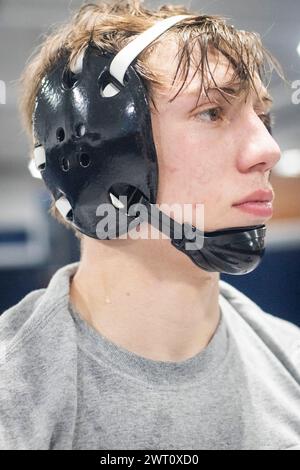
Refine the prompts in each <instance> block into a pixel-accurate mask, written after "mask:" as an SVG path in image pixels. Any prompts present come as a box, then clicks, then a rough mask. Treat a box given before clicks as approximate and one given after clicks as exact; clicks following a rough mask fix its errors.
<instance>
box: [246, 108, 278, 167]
mask: <svg viewBox="0 0 300 470" xmlns="http://www.w3.org/2000/svg"><path fill="white" fill-rule="evenodd" d="M241 124H242V126H243V127H242V131H240V134H239V135H240V139H239V146H240V148H239V150H238V168H239V171H240V172H243V173H245V172H249V171H260V172H266V171H268V170H271V169H272V168H273V167H274V166H275V165H276V163H277V162H278V161H279V160H280V156H281V155H280V148H279V146H278V144H277V142H276V141H275V139H274V138H273V137H272V135H271V134H270V132H269V131H268V129H267V128H266V126H265V124H264V123H263V121H262V120H261V118H260V117H259V116H258V115H257V114H256V112H255V111H254V110H252V111H251V112H248V113H247V115H245V116H243V119H242V120H241V121H240V122H239V127H240V129H241Z"/></svg>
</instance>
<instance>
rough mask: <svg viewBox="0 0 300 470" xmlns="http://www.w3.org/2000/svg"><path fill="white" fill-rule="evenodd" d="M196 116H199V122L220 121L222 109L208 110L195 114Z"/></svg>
mask: <svg viewBox="0 0 300 470" xmlns="http://www.w3.org/2000/svg"><path fill="white" fill-rule="evenodd" d="M196 116H200V120H201V121H206V122H216V121H218V120H219V119H221V116H222V109H221V108H219V107H218V108H209V109H206V110H205V111H201V112H199V113H197V114H196Z"/></svg>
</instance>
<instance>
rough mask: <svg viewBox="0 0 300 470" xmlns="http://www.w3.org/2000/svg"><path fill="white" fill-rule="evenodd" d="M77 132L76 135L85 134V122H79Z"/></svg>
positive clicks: (81, 135)
mask: <svg viewBox="0 0 300 470" xmlns="http://www.w3.org/2000/svg"><path fill="white" fill-rule="evenodd" d="M75 134H76V137H83V136H84V134H85V125H84V124H81V123H80V124H77V126H76V127H75Z"/></svg>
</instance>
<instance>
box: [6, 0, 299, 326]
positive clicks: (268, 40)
mask: <svg viewBox="0 0 300 470" xmlns="http://www.w3.org/2000/svg"><path fill="white" fill-rule="evenodd" d="M81 3H82V1H79V0H22V1H20V0H0V188H1V190H0V196H1V197H0V313H1V312H3V311H4V310H5V309H7V308H8V307H10V306H12V305H14V304H15V303H17V302H18V301H19V300H20V299H21V298H22V297H23V296H24V295H25V294H26V293H28V292H29V291H31V290H33V289H37V288H41V287H45V286H47V284H48V281H49V279H50V277H51V276H52V274H53V273H54V272H55V271H56V270H57V269H58V268H59V267H61V266H63V265H65V264H67V263H69V262H73V261H76V260H78V257H79V249H78V248H79V247H78V241H77V239H76V238H75V237H74V235H73V234H72V232H71V231H70V230H66V229H65V228H64V227H63V226H61V225H60V224H58V223H57V222H56V221H55V220H53V219H52V218H51V217H50V216H49V214H48V209H49V196H48V193H47V191H46V190H45V189H44V186H43V184H42V182H41V181H39V180H37V179H33V178H32V177H31V176H30V174H29V171H28V168H27V164H28V150H29V149H28V144H27V140H26V136H25V133H24V131H23V130H22V128H21V125H20V119H19V116H18V112H17V80H18V78H19V76H20V73H21V71H22V69H23V67H24V66H25V63H26V60H27V59H28V58H29V56H30V54H31V53H32V52H33V50H34V48H35V47H36V46H37V45H38V44H39V43H40V41H41V40H42V38H43V35H44V34H45V33H47V32H49V31H51V27H52V25H54V24H55V25H56V24H59V23H61V22H64V21H65V20H66V19H67V18H68V17H69V15H70V13H71V12H72V11H73V10H74V9H76V8H77V7H78V6H80V5H81ZM163 3H174V4H176V3H177V4H184V5H188V6H190V7H191V8H192V9H193V10H194V11H199V12H203V13H212V14H222V15H224V16H226V17H227V18H228V19H229V20H230V22H231V24H234V25H235V26H237V27H238V28H240V29H246V30H252V31H257V32H259V33H260V34H261V36H262V38H263V40H264V43H265V45H266V46H267V47H268V48H269V50H271V52H273V54H274V55H275V56H276V57H277V58H278V59H279V61H280V62H281V64H282V65H283V68H284V71H285V74H286V76H287V79H288V80H289V81H290V85H287V84H284V83H282V82H281V81H280V80H279V79H278V78H276V77H274V79H273V81H272V85H271V89H270V90H271V93H272V95H273V97H274V99H275V104H274V109H273V111H274V112H275V116H276V122H275V128H274V136H275V138H276V140H277V141H278V143H279V145H280V147H281V150H282V158H281V161H280V163H279V164H278V165H277V166H276V167H275V169H274V171H273V174H272V180H271V181H272V184H273V187H274V190H275V193H276V198H275V213H274V217H273V219H272V221H270V222H269V223H268V237H267V249H266V254H265V256H264V259H263V261H262V263H261V265H260V266H259V268H258V269H256V270H255V271H254V272H253V273H251V274H248V275H245V276H225V275H224V276H222V278H223V279H224V280H225V281H227V282H229V283H231V284H232V285H234V286H236V287H237V288H238V289H240V290H241V291H243V292H244V293H245V294H246V295H248V296H249V297H250V298H252V299H253V300H254V301H255V302H257V303H258V304H259V305H260V306H261V307H262V308H263V309H264V310H265V311H267V312H269V313H272V314H273V315H276V316H279V317H282V318H285V319H287V320H289V321H292V322H294V323H296V324H298V325H300V315H299V304H300V91H299V92H298V93H297V90H300V22H299V18H300V2H297V1H295V0H286V1H285V2H282V1H281V0H264V1H263V2H262V1H261V0H251V2H249V1H248V0H215V1H213V0H211V1H208V0H201V1H200V0H194V1H184V0H183V1H179V2H177V1H175V0H174V1H172V0H170V2H168V1H163V0H162V1H159V2H158V1H148V2H147V1H146V2H145V5H147V6H152V5H155V6H157V5H159V4H163Z"/></svg>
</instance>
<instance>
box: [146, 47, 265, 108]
mask: <svg viewBox="0 0 300 470" xmlns="http://www.w3.org/2000/svg"><path fill="white" fill-rule="evenodd" d="M193 52H194V53H193V57H191V58H190V66H189V69H188V73H187V74H186V76H184V77H183V76H182V74H180V73H178V75H177V77H176V81H175V82H174V83H173V79H174V77H175V74H176V71H177V68H178V63H179V56H180V51H179V49H178V45H177V43H176V41H175V40H173V41H172V40H170V39H168V40H167V41H166V42H164V43H163V44H162V45H160V46H159V47H158V48H157V49H156V51H155V53H153V54H152V55H151V56H150V58H149V59H148V64H149V65H150V66H151V69H152V71H153V72H155V73H156V74H158V76H159V81H160V82H161V85H159V86H154V87H152V88H153V92H154V96H157V97H159V98H160V99H161V100H163V101H168V100H170V99H171V98H173V97H174V95H175V94H177V91H178V90H179V89H181V87H182V84H183V82H184V86H183V87H182V89H181V91H180V93H179V94H178V96H177V97H176V98H175V101H176V100H177V101H178V100H183V99H189V100H191V99H192V98H193V97H194V99H195V100H196V99H197V97H198V96H199V92H200V89H201V85H203V86H204V89H210V88H212V89H214V88H217V87H219V88H224V89H225V92H226V89H227V88H228V89H229V91H230V89H234V88H235V87H238V86H239V83H240V81H239V80H238V79H235V80H233V78H234V75H235V71H234V69H233V66H232V64H231V63H230V62H229V60H228V59H227V58H226V57H225V56H224V55H223V54H221V53H220V52H219V51H217V50H213V51H211V52H210V53H208V68H209V72H207V70H205V71H204V76H203V81H204V83H203V84H201V80H202V75H201V76H200V71H197V72H196V70H197V66H199V62H200V60H199V56H200V51H199V50H197V48H195V50H194V51H193ZM195 72H196V73H195ZM253 81H254V83H255V88H256V90H257V92H258V94H259V96H260V97H261V99H263V101H269V102H271V101H272V99H271V96H270V95H269V93H268V91H267V89H266V87H265V86H264V85H263V83H262V81H261V80H260V78H259V76H258V74H257V73H256V74H255V75H254V76H253ZM234 85H235V87H234ZM202 93H204V91H203V92H202Z"/></svg>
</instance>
